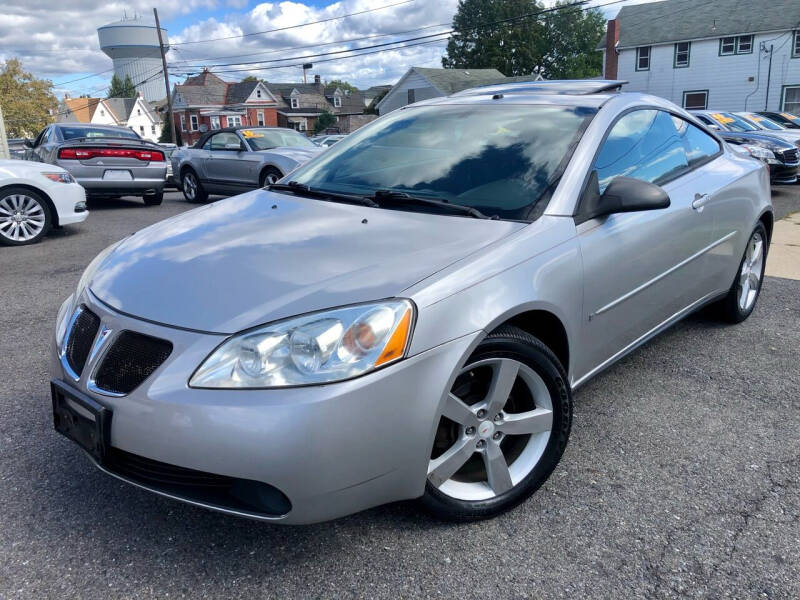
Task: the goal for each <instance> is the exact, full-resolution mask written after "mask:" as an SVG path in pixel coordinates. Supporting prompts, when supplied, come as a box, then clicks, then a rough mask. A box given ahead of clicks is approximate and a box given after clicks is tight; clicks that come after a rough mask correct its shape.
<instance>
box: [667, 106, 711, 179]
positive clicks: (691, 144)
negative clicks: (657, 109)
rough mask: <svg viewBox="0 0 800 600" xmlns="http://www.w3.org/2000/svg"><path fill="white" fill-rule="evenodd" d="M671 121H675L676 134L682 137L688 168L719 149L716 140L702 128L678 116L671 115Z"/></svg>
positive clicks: (706, 158)
mask: <svg viewBox="0 0 800 600" xmlns="http://www.w3.org/2000/svg"><path fill="white" fill-rule="evenodd" d="M672 121H673V122H674V123H675V129H677V131H678V135H679V136H680V137H681V138H682V139H683V145H684V148H685V149H686V158H687V160H688V162H689V167H690V168H691V167H694V166H695V165H697V164H698V163H701V162H703V161H705V160H708V159H709V158H710V157H712V156H714V155H715V154H717V153H718V152H719V151H720V150H721V148H720V146H719V144H718V143H717V140H715V139H714V138H712V137H711V136H710V135H708V134H707V133H706V132H705V131H703V130H702V129H700V128H698V127H695V126H694V125H692V124H691V123H689V122H688V121H684V120H683V119H681V118H680V117H672Z"/></svg>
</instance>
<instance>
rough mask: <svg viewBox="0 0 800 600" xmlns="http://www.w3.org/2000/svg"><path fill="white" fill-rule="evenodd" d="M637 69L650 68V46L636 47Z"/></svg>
mask: <svg viewBox="0 0 800 600" xmlns="http://www.w3.org/2000/svg"><path fill="white" fill-rule="evenodd" d="M636 70H637V71H649V70H650V46H642V47H640V48H637V49H636Z"/></svg>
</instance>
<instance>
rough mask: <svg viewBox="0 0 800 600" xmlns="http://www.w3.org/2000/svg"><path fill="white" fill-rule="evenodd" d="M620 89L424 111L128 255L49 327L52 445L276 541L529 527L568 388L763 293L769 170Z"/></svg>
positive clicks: (538, 90) (496, 92)
mask: <svg viewBox="0 0 800 600" xmlns="http://www.w3.org/2000/svg"><path fill="white" fill-rule="evenodd" d="M620 85H621V82H604V81H584V82H546V83H535V84H524V85H513V84H511V85H506V86H496V87H489V88H478V89H475V90H470V91H468V92H466V93H464V92H462V93H460V94H458V95H454V96H450V97H447V98H440V99H435V100H431V101H425V102H419V103H416V104H413V105H411V106H408V107H406V108H404V109H402V110H397V111H394V112H392V113H390V114H388V115H385V116H383V117H381V118H380V119H378V120H377V121H375V122H374V123H372V124H370V125H368V126H366V127H364V128H363V129H361V130H359V131H357V132H356V133H354V134H351V135H350V136H348V137H347V138H345V139H344V140H342V141H341V142H339V143H337V144H336V145H334V146H333V147H331V148H330V149H329V150H328V151H327V152H325V153H324V154H321V155H320V156H318V157H316V158H315V159H313V160H312V161H310V162H309V163H307V164H306V165H304V166H303V167H301V168H300V169H298V170H297V171H295V172H294V173H292V175H291V176H289V177H288V178H284V180H282V181H280V182H277V183H275V184H272V185H270V186H268V189H264V190H256V191H252V192H249V193H246V194H242V195H240V196H236V197H234V198H230V199H228V200H225V201H222V202H219V203H216V204H213V205H206V206H203V207H200V208H197V209H196V210H192V211H189V212H186V213H183V214H181V215H178V216H176V217H173V218H171V219H169V220H166V221H163V222H161V223H158V224H156V225H153V226H151V227H148V228H147V229H144V230H142V231H139V232H137V233H135V234H133V235H131V236H130V237H128V238H126V239H124V240H122V241H121V242H118V243H116V244H114V245H113V246H111V247H110V248H108V249H107V250H105V251H104V252H102V253H101V254H100V255H99V256H98V257H97V258H96V259H95V260H94V261H93V262H92V263H91V264H90V265H89V266H88V268H87V269H86V271H85V273H84V274H83V276H82V277H81V280H80V282H79V283H78V287H77V289H76V290H75V293H74V294H72V295H71V296H70V297H69V298H68V299H67V300H66V301H65V302H64V304H63V306H62V307H61V310H60V313H59V315H58V323H57V327H56V330H55V335H54V340H53V341H54V349H53V352H52V375H53V379H52V382H51V392H52V402H53V415H54V422H55V427H56V429H57V430H58V431H59V432H61V433H62V434H64V435H65V436H67V437H68V438H70V439H71V440H72V441H74V442H75V443H77V444H78V445H79V446H80V447H81V448H82V449H83V450H84V451H85V452H86V454H87V455H88V456H89V458H90V459H91V460H92V461H93V462H94V463H95V464H96V465H97V466H98V467H99V468H100V469H102V470H104V471H106V472H107V473H109V474H111V475H114V476H115V477H118V478H120V479H122V480H124V481H127V482H130V483H132V484H134V485H136V486H139V487H141V488H144V489H146V490H150V491H152V492H155V493H157V494H161V495H163V496H167V497H170V498H175V499H179V500H183V501H186V502H189V503H192V504H195V505H200V506H204V507H207V508H212V509H215V510H219V511H223V512H226V513H229V514H235V515H240V516H246V517H251V518H255V519H262V520H266V521H272V522H276V523H311V522H316V521H321V520H325V519H333V518H336V517H340V516H342V515H346V514H349V513H353V512H356V511H359V510H362V509H365V508H368V507H371V506H376V505H379V504H382V503H386V502H391V501H396V500H404V499H411V498H419V499H421V504H422V505H423V506H424V507H426V508H427V509H428V510H429V511H431V512H433V513H434V514H435V515H437V516H440V517H442V518H445V519H451V520H461V521H464V520H470V519H479V518H486V517H491V516H494V515H497V514H498V513H500V512H502V511H505V510H507V509H509V508H512V507H514V506H515V505H517V504H519V503H520V502H522V501H523V500H525V499H526V498H528V497H529V496H530V495H531V494H532V493H533V492H534V491H535V490H536V489H537V488H538V487H539V486H541V485H542V483H543V482H544V481H545V480H546V479H547V477H548V476H549V475H550V473H551V472H552V471H553V469H554V468H555V467H556V465H557V463H558V461H559V460H560V458H561V456H562V453H563V452H564V448H565V446H566V444H567V440H568V438H569V433H570V425H571V419H572V394H573V392H574V390H575V389H576V388H577V387H579V386H580V385H581V384H583V383H584V382H586V381H587V380H588V379H589V378H591V377H592V376H593V375H595V374H596V373H598V372H599V371H601V370H602V369H604V368H606V367H608V366H609V365H611V364H612V363H614V362H615V361H616V360H618V359H619V358H620V357H622V356H624V355H625V354H626V353H628V352H631V351H632V350H634V349H635V348H637V347H638V346H640V345H641V344H642V343H644V342H645V341H646V340H648V339H649V338H651V337H653V336H654V335H656V334H657V333H659V332H660V331H662V330H664V329H665V328H666V327H669V326H670V325H671V324H673V323H675V322H676V321H678V320H679V319H681V318H682V317H684V316H686V315H688V314H689V313H691V312H692V311H695V310H697V309H698V308H700V307H702V306H704V305H713V310H714V311H716V314H717V315H719V317H720V318H722V319H724V320H727V321H729V322H734V323H735V322H739V321H742V320H744V319H746V318H747V317H748V316H749V315H750V313H751V312H752V311H753V308H754V306H755V304H756V300H757V298H758V294H759V290H760V288H761V282H762V278H763V274H764V264H765V259H766V255H767V247H768V244H769V239H770V232H771V230H772V219H773V217H772V210H771V205H770V191H769V174H768V172H767V169H766V167H765V166H764V165H762V164H761V163H759V162H757V161H756V160H754V159H752V158H750V157H749V156H746V155H742V154H737V153H734V152H732V151H731V150H730V149H729V148H728V147H727V146H726V144H725V143H724V142H723V141H721V140H720V139H719V138H718V137H716V135H715V134H714V133H713V132H711V131H709V130H708V129H706V128H705V127H704V126H703V125H702V124H700V123H699V122H698V121H697V120H696V119H695V118H694V117H692V116H691V115H689V114H688V113H686V112H685V111H683V110H682V109H680V108H678V107H676V106H674V105H673V104H671V103H669V102H667V101H665V100H662V99H659V98H655V97H652V96H646V95H641V94H627V93H620V92H619V87H620Z"/></svg>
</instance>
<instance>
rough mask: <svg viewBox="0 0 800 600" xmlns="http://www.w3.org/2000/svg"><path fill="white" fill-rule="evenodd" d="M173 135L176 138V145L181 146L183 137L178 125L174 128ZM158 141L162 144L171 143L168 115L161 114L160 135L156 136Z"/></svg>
mask: <svg viewBox="0 0 800 600" xmlns="http://www.w3.org/2000/svg"><path fill="white" fill-rule="evenodd" d="M175 137H176V138H178V139H176V140H175V143H176V144H177V145H178V146H183V139H182V138H181V130H180V127H176V128H175ZM158 141H159V142H161V143H162V144H171V143H172V132H171V131H170V128H169V115H168V114H165V115H163V121H162V122H161V135H159V136H158Z"/></svg>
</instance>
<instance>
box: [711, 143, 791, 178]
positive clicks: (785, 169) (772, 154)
mask: <svg viewBox="0 0 800 600" xmlns="http://www.w3.org/2000/svg"><path fill="white" fill-rule="evenodd" d="M717 135H719V137H721V138H722V139H723V140H725V141H726V142H728V143H729V144H733V145H734V146H739V147H740V148H741V149H743V150H745V151H747V153H748V154H750V155H751V156H753V157H754V158H758V159H759V160H761V161H762V162H765V163H767V166H768V167H769V177H770V182H771V183H796V182H797V173H798V169H800V151H799V150H798V148H797V146H795V145H794V144H790V143H789V142H785V141H783V140H779V139H777V138H774V137H771V136H768V135H762V134H760V133H749V132H733V131H718V132H717Z"/></svg>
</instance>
